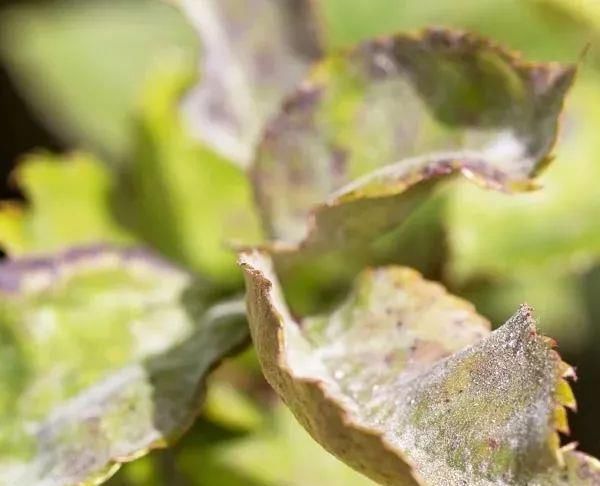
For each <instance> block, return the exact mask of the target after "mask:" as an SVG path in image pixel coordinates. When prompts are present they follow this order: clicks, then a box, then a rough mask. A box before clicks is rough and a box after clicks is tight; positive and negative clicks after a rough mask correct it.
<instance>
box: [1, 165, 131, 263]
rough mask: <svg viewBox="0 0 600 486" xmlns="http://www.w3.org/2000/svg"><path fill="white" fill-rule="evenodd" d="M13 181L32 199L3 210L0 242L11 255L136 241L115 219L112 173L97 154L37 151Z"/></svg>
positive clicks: (3, 206)
mask: <svg viewBox="0 0 600 486" xmlns="http://www.w3.org/2000/svg"><path fill="white" fill-rule="evenodd" d="M14 178H15V179H16V181H17V184H18V186H19V187H20V188H21V190H22V191H23V192H24V194H25V196H26V197H27V199H28V200H29V204H28V205H27V206H23V205H22V204H21V203H19V202H3V203H2V205H1V206H0V244H1V245H2V247H3V248H4V249H5V250H6V251H7V252H8V253H9V254H11V255H15V256H16V255H23V254H30V253H40V252H49V251H55V250H60V249H64V248H66V247H68V246H71V245H74V244H85V243H92V242H96V241H104V242H113V243H131V242H132V241H133V236H132V235H131V234H129V232H128V231H127V230H126V229H125V228H123V227H121V226H119V224H118V223H117V221H116V220H115V218H114V216H113V208H112V207H111V206H112V202H111V199H112V191H113V190H114V187H113V186H114V183H113V181H112V176H111V174H110V172H109V171H108V170H107V169H106V168H105V167H104V166H103V165H102V164H101V163H100V162H99V161H98V160H97V159H96V158H95V157H93V156H91V155H88V154H84V153H76V154H72V155H69V156H55V155H51V154H47V153H38V154H34V155H30V156H28V157H27V158H26V159H25V160H23V162H21V163H20V164H19V166H18V169H17V171H16V173H15V174H14Z"/></svg>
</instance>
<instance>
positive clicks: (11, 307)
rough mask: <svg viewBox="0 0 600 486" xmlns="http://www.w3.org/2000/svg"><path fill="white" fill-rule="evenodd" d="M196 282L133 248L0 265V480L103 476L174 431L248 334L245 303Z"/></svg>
mask: <svg viewBox="0 0 600 486" xmlns="http://www.w3.org/2000/svg"><path fill="white" fill-rule="evenodd" d="M204 293H205V289H204V285H203V284H202V283H201V282H198V281H195V280H194V279H193V278H192V277H191V276H190V275H189V274H187V273H185V272H183V271H181V270H179V269H177V268H175V267H172V266H171V265H169V264H167V263H166V262H164V261H162V260H161V259H159V258H158V257H156V256H155V255H153V254H152V253H150V252H148V251H146V250H141V249H127V250H123V249H116V248H110V247H106V246H103V247H79V248H74V249H71V250H69V251H67V252H63V253H59V254H56V255H55V256H53V257H49V258H43V257H40V258H27V259H21V260H15V261H12V262H6V263H3V264H2V265H0V349H1V351H0V352H1V354H2V356H3V359H2V361H1V362H0V375H2V378H3V379H2V387H3V389H2V393H1V397H2V398H1V399H0V456H1V459H0V484H3V485H7V486H8V485H15V484H19V485H24V486H29V485H31V486H34V485H40V486H41V485H44V486H63V485H64V486H71V485H74V484H90V485H92V484H100V483H101V482H103V481H104V480H105V479H106V478H107V477H109V476H110V475H112V474H113V473H114V472H115V471H116V470H117V469H118V467H119V465H120V463H122V462H126V461H130V460H133V459H135V458H136V457H139V456H141V455H143V454H145V453H146V452H147V451H148V450H150V449H152V448H157V447H165V446H166V445H167V444H169V443H171V442H172V441H173V440H175V439H177V438H178V437H179V436H180V435H181V434H182V433H183V432H184V431H185V430H186V429H187V427H189V426H190V425H191V423H192V422H193V420H194V418H195V416H196V414H197V412H198V409H199V406H200V403H201V400H202V396H203V382H204V378H205V376H206V374H207V373H208V372H209V371H210V370H211V369H212V368H213V367H214V366H215V365H216V363H218V362H219V361H220V360H221V359H222V358H223V357H224V356H226V355H227V354H229V353H231V352H233V351H234V350H235V349H236V348H237V347H239V346H240V345H241V344H242V343H243V342H244V341H245V340H246V338H247V326H246V324H245V322H244V319H243V318H242V316H243V309H233V310H234V312H233V313H232V312H231V310H232V309H228V308H227V305H226V304H222V305H221V306H219V305H217V306H215V307H210V308H207V303H206V297H205V296H204ZM231 305H234V304H231Z"/></svg>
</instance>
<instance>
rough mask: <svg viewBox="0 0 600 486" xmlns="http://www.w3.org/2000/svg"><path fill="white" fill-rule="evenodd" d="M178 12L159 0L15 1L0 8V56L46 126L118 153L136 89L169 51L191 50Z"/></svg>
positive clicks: (126, 139) (126, 138) (128, 136)
mask: <svg viewBox="0 0 600 486" xmlns="http://www.w3.org/2000/svg"><path fill="white" fill-rule="evenodd" d="M194 47H195V36H194V33H193V31H192V29H191V28H189V27H188V26H187V25H186V22H185V20H184V19H183V17H182V15H181V14H180V13H179V12H178V11H177V10H176V9H174V8H173V7H171V6H168V5H166V4H165V2H162V1H159V0H87V1H85V2H79V1H77V0H58V1H53V2H17V3H14V2H13V3H12V4H11V7H10V8H5V9H3V10H2V12H0V56H1V57H2V58H3V60H4V61H5V62H6V65H7V67H8V68H9V71H10V73H11V75H12V77H13V79H14V80H15V84H16V85H17V86H18V87H19V89H21V90H22V91H23V93H24V94H25V96H26V99H27V101H28V102H29V103H31V105H32V106H33V107H34V108H35V110H36V112H37V113H38V114H39V115H40V117H41V118H42V119H43V121H45V123H46V125H47V126H48V128H49V129H51V130H52V131H54V132H55V133H57V134H59V135H60V136H62V137H63V138H64V139H65V140H67V141H68V142H70V143H72V144H74V145H77V146H85V147H87V148H94V149H97V150H100V151H101V152H102V153H103V154H104V153H110V155H116V156H120V157H123V156H124V155H125V154H126V153H128V150H129V149H130V148H131V141H132V135H133V133H134V132H133V125H132V121H131V115H132V113H133V111H134V108H135V102H136V97H137V91H138V90H139V88H140V86H141V85H142V83H143V82H144V80H145V78H146V76H147V75H148V72H149V71H150V69H151V68H152V67H153V66H154V65H155V64H156V63H157V62H159V60H160V59H161V57H164V55H165V54H166V53H170V54H173V53H174V52H179V51H183V52H187V53H189V54H191V53H192V52H194Z"/></svg>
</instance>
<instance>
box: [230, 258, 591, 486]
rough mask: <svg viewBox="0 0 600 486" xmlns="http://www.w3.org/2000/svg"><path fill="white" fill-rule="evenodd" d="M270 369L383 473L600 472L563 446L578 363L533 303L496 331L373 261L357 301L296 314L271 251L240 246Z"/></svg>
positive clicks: (396, 478) (301, 416)
mask: <svg viewBox="0 0 600 486" xmlns="http://www.w3.org/2000/svg"><path fill="white" fill-rule="evenodd" d="M241 264H242V267H243V268H244V271H245V275H246V280H247V286H248V298H247V299H248V300H247V305H248V316H249V321H250V327H251V333H252V337H253V340H254V343H255V346H256V348H257V350H258V355H259V359H260V361H261V364H262V367H263V371H264V373H265V376H266V377H267V380H268V381H269V382H270V384H271V385H272V386H273V388H274V389H275V390H276V391H277V392H278V394H279V395H280V396H281V397H282V398H283V400H284V401H285V402H286V404H287V405H288V406H289V407H290V408H291V410H292V412H293V413H294V415H295V416H296V417H297V419H298V420H299V421H300V423H301V424H302V425H303V426H304V427H305V428H306V429H307V430H308V431H309V432H310V434H311V435H312V436H313V438H315V440H317V441H318V442H319V443H321V444H322V445H323V446H324V447H325V448H326V449H328V450H329V451H330V452H332V453H333V454H335V455H337V456H338V457H339V458H340V459H342V460H344V461H345V462H346V463H348V464H349V465H351V466H352V467H354V468H355V469H357V470H358V471H360V472H362V473H364V474H366V475H367V476H369V477H371V478H372V479H373V480H375V481H378V482H379V483H381V484H388V485H410V484H448V485H457V486H458V485H466V484H469V485H520V484H528V485H567V484H568V485H573V484H586V485H587V484H590V485H592V484H597V483H598V481H600V468H599V466H598V462H597V461H596V460H595V459H593V458H590V457H588V456H586V455H584V454H581V453H578V452H574V451H573V450H572V448H569V447H567V448H563V449H561V448H560V447H559V438H558V431H561V432H567V431H568V425H567V420H566V412H565V408H564V407H574V406H575V402H574V398H573V395H572V392H571V390H570V387H569V385H568V383H567V382H566V381H565V377H567V376H569V375H571V374H572V369H571V368H570V367H569V366H568V365H566V364H565V363H564V362H563V361H562V360H561V359H560V357H559V355H558V354H557V353H556V352H555V351H554V350H553V349H552V346H551V343H550V342H549V340H548V339H546V338H544V337H542V336H539V335H538V334H537V333H536V329H535V323H534V319H533V317H532V315H531V310H530V309H529V308H528V307H526V306H523V307H522V308H521V309H520V310H519V311H518V312H517V313H516V314H515V315H514V316H513V317H512V318H511V319H509V321H508V322H507V323H506V324H505V325H504V326H502V327H501V328H499V329H498V330H496V331H494V332H490V328H489V324H488V323H487V321H486V320H485V319H483V318H482V317H480V316H479V315H477V314H476V312H475V310H474V309H473V307H472V306H471V305H470V304H468V303H466V302H465V301H463V300H461V299H458V298H456V297H453V296H451V295H449V294H448V293H447V292H446V291H445V290H444V289H443V288H442V287H441V286H440V285H438V284H435V283H432V282H428V281H426V280H423V279H422V277H420V275H418V274H417V273H416V272H414V271H413V270H409V269H406V268H403V267H387V268H381V269H377V270H370V271H367V272H365V273H364V274H362V275H361V276H360V277H359V278H358V280H357V282H356V283H355V286H354V289H353V291H352V293H351V295H350V297H349V298H348V299H347V301H346V302H345V303H343V304H342V305H341V306H340V307H339V308H337V309H336V310H334V311H333V312H331V313H329V314H327V315H319V316H313V317H309V318H306V319H304V320H302V321H299V322H298V321H296V320H295V319H294V318H292V317H291V315H290V313H289V310H288V308H287V306H286V304H285V302H284V301H283V298H282V294H281V289H280V288H279V284H278V282H277V279H276V277H275V276H274V274H273V269H272V262H271V261H270V259H269V257H267V256H265V255H264V254H261V253H258V252H254V253H246V254H244V255H242V256H241Z"/></svg>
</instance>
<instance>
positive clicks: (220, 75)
mask: <svg viewBox="0 0 600 486" xmlns="http://www.w3.org/2000/svg"><path fill="white" fill-rule="evenodd" d="M177 1H178V3H179V4H180V5H181V7H182V8H183V9H184V11H185V13H186V14H187V15H188V17H189V19H190V21H191V22H192V24H193V25H194V26H195V27H196V29H197V31H198V34H199V35H200V37H201V40H202V47H203V49H202V56H201V60H202V67H201V70H200V76H201V79H200V83H199V84H198V86H197V87H196V88H194V89H193V90H192V92H191V93H190V95H189V96H188V98H187V100H185V102H184V112H185V113H186V115H187V118H188V120H189V121H190V123H191V125H192V127H193V129H194V133H195V134H196V135H197V137H199V138H200V139H201V140H202V141H203V142H204V143H206V144H207V146H210V147H213V148H214V149H215V150H217V152H219V153H220V154H222V155H224V156H226V157H228V158H230V159H232V160H234V161H236V162H238V163H239V164H241V165H247V163H248V162H249V161H250V160H251V158H252V155H253V153H254V149H255V146H256V143H257V142H258V138H259V136H260V133H261V132H262V129H263V126H264V124H265V123H266V121H267V120H268V118H269V117H270V116H272V115H274V114H275V113H276V111H277V109H278V108H279V104H280V103H281V101H282V100H283V98H284V96H286V95H287V94H288V92H289V91H291V89H292V88H293V87H294V86H295V85H296V84H297V83H298V82H299V81H300V80H301V79H302V78H303V77H304V76H305V74H306V72H307V69H308V66H309V64H310V62H311V61H312V60H314V59H315V57H316V56H317V55H318V53H319V50H320V48H319V41H318V39H317V32H316V28H317V27H316V25H315V24H316V22H315V18H314V14H313V12H312V9H311V2H310V1H309V0H278V1H272V0H250V1H248V0H177Z"/></svg>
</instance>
